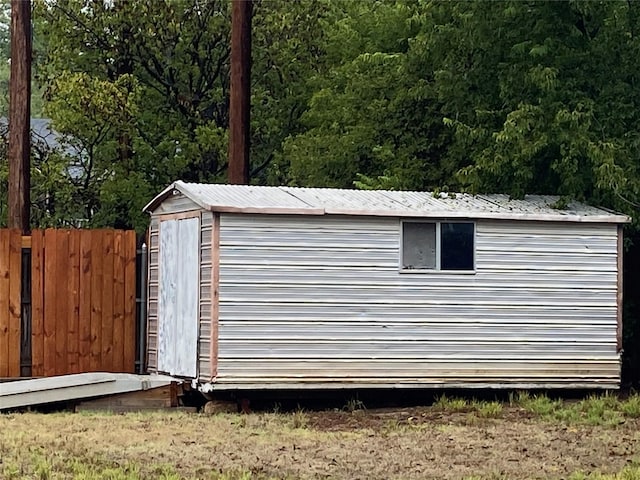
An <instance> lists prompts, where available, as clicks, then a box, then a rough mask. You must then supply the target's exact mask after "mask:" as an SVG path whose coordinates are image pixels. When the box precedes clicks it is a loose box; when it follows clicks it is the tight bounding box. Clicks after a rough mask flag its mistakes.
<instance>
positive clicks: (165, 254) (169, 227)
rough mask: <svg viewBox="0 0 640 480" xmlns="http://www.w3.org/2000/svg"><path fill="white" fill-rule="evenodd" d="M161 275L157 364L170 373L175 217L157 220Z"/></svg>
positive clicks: (175, 249)
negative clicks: (158, 222)
mask: <svg viewBox="0 0 640 480" xmlns="http://www.w3.org/2000/svg"><path fill="white" fill-rule="evenodd" d="M159 234H160V235H159V241H160V245H159V264H158V275H159V278H160V282H159V291H158V339H157V343H158V345H157V351H158V358H157V362H158V363H157V365H158V371H159V372H166V373H171V372H173V371H174V370H175V368H174V366H175V357H174V353H175V348H174V345H173V342H174V340H175V323H176V322H175V316H176V310H175V307H176V301H177V297H176V295H177V292H176V282H177V263H178V262H177V259H176V255H177V252H178V248H177V236H178V220H167V221H163V222H160V232H159Z"/></svg>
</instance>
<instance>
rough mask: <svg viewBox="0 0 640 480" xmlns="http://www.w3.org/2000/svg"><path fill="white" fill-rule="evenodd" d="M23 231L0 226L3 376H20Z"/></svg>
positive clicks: (0, 372) (0, 358) (0, 364)
mask: <svg viewBox="0 0 640 480" xmlns="http://www.w3.org/2000/svg"><path fill="white" fill-rule="evenodd" d="M21 286H22V235H21V234H20V231H19V230H7V229H4V230H0V377H19V376H20V332H21V330H20V305H21Z"/></svg>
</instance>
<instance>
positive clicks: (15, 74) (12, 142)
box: [8, 0, 31, 234]
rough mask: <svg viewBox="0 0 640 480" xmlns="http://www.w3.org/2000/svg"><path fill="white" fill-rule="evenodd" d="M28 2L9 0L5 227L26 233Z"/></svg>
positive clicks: (29, 22) (28, 125)
mask: <svg viewBox="0 0 640 480" xmlns="http://www.w3.org/2000/svg"><path fill="white" fill-rule="evenodd" d="M30 117H31V0H11V76H10V79H9V151H8V156H9V218H8V225H9V228H18V229H20V230H21V231H22V233H23V234H27V233H28V232H29V230H30V225H29V213H30V208H31V202H30V198H29V193H30V189H31V185H30V184H31V175H30V170H29V168H30V157H29V153H30V144H31V134H30Z"/></svg>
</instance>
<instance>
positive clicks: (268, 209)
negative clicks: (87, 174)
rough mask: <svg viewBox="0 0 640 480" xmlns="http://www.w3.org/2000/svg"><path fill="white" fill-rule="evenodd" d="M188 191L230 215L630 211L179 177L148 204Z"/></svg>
mask: <svg viewBox="0 0 640 480" xmlns="http://www.w3.org/2000/svg"><path fill="white" fill-rule="evenodd" d="M174 194H183V195H185V196H187V197H188V198H190V199H191V200H192V201H193V202H195V203H196V204H198V205H200V206H201V207H202V208H204V209H206V210H212V211H216V212H230V213H265V214H298V215H372V216H393V217H431V218H485V219H505V220H540V221H565V222H600V223H602V222H605V223H628V222H630V221H631V219H630V218H629V217H628V216H626V215H621V214H618V213H614V212H611V211H609V210H605V209H602V208H596V207H592V206H589V205H585V204H583V203H578V202H572V203H570V204H569V205H568V207H567V208H566V209H562V210H560V209H557V208H554V207H553V206H552V205H554V203H555V202H557V201H558V199H559V197H557V196H549V195H527V196H526V197H525V198H524V199H523V200H512V199H510V198H509V196H508V195H471V194H467V193H458V194H446V193H442V194H438V195H434V194H433V193H430V192H405V191H389V190H344V189H335V188H299V187H262V186H255V185H223V184H202V183H186V182H183V181H180V180H178V181H177V182H174V183H173V184H171V185H169V186H168V187H167V188H166V189H164V190H163V191H162V192H161V193H160V194H159V195H158V196H156V197H155V198H154V199H153V200H152V201H151V202H149V204H148V205H147V206H146V207H145V211H148V212H152V211H154V210H155V209H156V208H157V206H158V205H159V204H160V203H162V201H163V200H164V199H165V198H167V197H168V196H170V195H174Z"/></svg>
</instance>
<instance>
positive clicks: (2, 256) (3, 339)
mask: <svg viewBox="0 0 640 480" xmlns="http://www.w3.org/2000/svg"><path fill="white" fill-rule="evenodd" d="M9 323H10V320H9V231H8V230H2V231H0V377H8V376H9Z"/></svg>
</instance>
